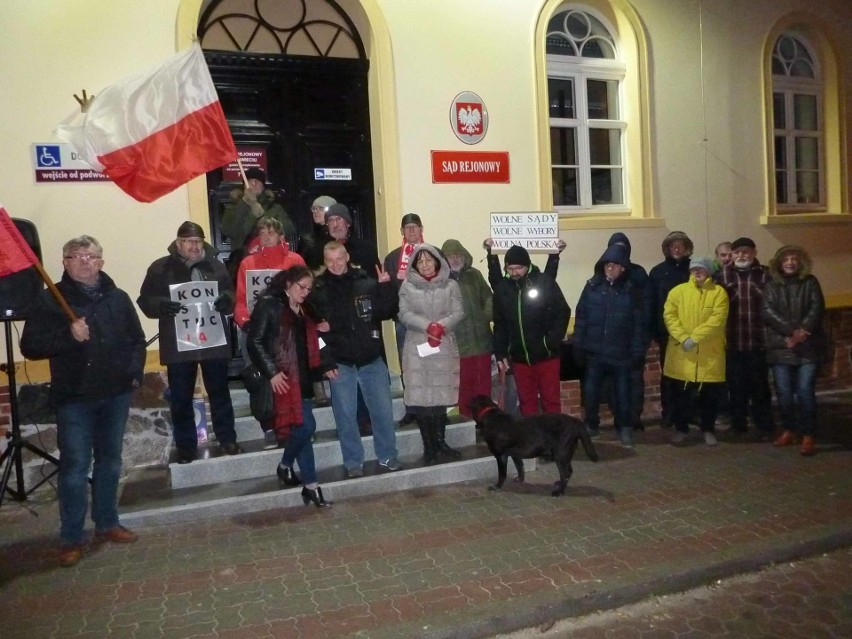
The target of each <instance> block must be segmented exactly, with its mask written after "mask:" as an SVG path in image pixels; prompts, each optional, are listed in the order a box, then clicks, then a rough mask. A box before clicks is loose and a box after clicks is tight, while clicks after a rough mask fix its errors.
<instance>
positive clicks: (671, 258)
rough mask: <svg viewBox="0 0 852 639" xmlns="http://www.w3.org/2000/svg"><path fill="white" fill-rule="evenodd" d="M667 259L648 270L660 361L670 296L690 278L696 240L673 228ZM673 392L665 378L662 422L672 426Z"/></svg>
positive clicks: (650, 322) (665, 340) (651, 322)
mask: <svg viewBox="0 0 852 639" xmlns="http://www.w3.org/2000/svg"><path fill="white" fill-rule="evenodd" d="M662 249H663V258H664V259H663V261H662V262H660V263H659V264H657V265H656V266H655V267H654V268H652V269H651V271H650V272H649V273H648V290H647V296H648V297H647V300H646V309H647V311H648V313H649V318H648V327H649V329H650V331H651V338H653V340H654V341H655V342H657V345H658V347H659V349H660V361H661V362H664V361H666V348H667V346H668V343H669V334H668V331H667V330H666V323H665V321H663V307H664V306H665V304H666V298H667V297H668V295H669V291H671V290H672V289H673V288H674V287H675V286H677V285H678V284H683V283H685V282H687V281H689V258H690V256H691V255H692V251H693V250H694V246H693V244H692V240H691V239H689V236H688V235H687V234H686V233H684V232H683V231H672V232H671V233H669V234H668V235H667V236H666V237H665V239H663V244H662ZM672 393H673V390H672V389H671V388H669V386H668V383H667V382H666V380H665V378H664V379H663V380H662V382H661V383H660V409H661V411H662V426H663V427H666V428H668V427H669V426H671V424H672V401H671V400H672Z"/></svg>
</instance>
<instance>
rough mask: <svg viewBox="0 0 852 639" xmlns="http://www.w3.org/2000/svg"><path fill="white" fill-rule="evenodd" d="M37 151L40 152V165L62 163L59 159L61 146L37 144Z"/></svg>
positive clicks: (57, 164) (38, 159) (47, 165)
mask: <svg viewBox="0 0 852 639" xmlns="http://www.w3.org/2000/svg"><path fill="white" fill-rule="evenodd" d="M36 151H37V153H38V158H37V161H38V165H39V166H45V167H49V166H59V165H60V164H62V161H61V160H60V159H59V147H58V146H37V147H36Z"/></svg>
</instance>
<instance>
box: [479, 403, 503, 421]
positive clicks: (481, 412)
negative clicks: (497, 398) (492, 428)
mask: <svg viewBox="0 0 852 639" xmlns="http://www.w3.org/2000/svg"><path fill="white" fill-rule="evenodd" d="M492 410H497V407H496V406H486V407H485V408H483V409H482V410H481V411H479V414H478V415H476V417H474V419H476V420H480V419H482V418H483V417H484V416H485V415H487V414H488V413H490V412H491V411H492Z"/></svg>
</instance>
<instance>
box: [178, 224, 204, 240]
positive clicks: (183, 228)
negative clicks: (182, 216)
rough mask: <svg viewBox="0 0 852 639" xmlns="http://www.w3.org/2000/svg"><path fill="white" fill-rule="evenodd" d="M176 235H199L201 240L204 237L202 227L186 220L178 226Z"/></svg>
mask: <svg viewBox="0 0 852 639" xmlns="http://www.w3.org/2000/svg"><path fill="white" fill-rule="evenodd" d="M177 236H178V237H200V238H201V239H202V240H203V239H204V229H203V228H201V227H200V226H199V225H198V224H196V223H195V222H190V221H189V220H187V221H186V222H184V223H183V224H181V225H180V226H179V227H178V230H177Z"/></svg>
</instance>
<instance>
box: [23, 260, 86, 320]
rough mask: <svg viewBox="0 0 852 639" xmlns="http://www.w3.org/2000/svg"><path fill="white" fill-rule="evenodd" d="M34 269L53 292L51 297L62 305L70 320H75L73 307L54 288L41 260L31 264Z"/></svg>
mask: <svg viewBox="0 0 852 639" xmlns="http://www.w3.org/2000/svg"><path fill="white" fill-rule="evenodd" d="M33 266H34V267H35V269H36V270H37V271H38V274H39V275H41V279H42V280H43V281H44V283H45V284H47V288H49V289H50V292H51V293H53V297H55V298H56V301H57V302H59V305H60V306H61V307H62V310H63V311H65V314H66V315H67V316H68V319H70V320H71V321H72V322H76V321H77V314H76V313H75V312H74V311H73V309H72V308H71V307H70V306H68V302H66V301H65V298H64V297H62V293H60V292H59V289H58V288H56V284H54V283H53V280H52V279H50V275H48V274H47V272H46V271H45V270H44V267H43V266H42V265H41V262H36V263H35V264H33Z"/></svg>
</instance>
